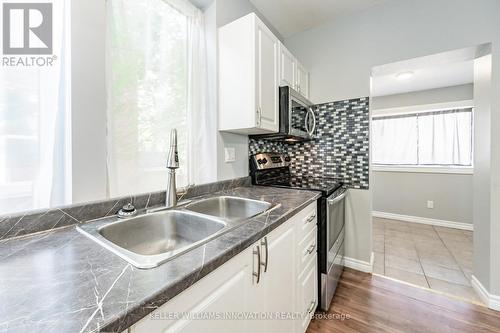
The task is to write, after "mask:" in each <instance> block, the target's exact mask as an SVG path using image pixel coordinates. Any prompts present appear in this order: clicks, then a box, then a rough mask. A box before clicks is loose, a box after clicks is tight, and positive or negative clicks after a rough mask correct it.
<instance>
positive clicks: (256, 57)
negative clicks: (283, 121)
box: [219, 13, 279, 134]
mask: <svg viewBox="0 0 500 333" xmlns="http://www.w3.org/2000/svg"><path fill="white" fill-rule="evenodd" d="M278 52H279V39H278V38H277V37H276V36H274V34H273V33H272V32H271V30H269V28H267V27H266V25H265V24H264V23H263V22H262V21H261V20H260V19H259V18H258V17H257V15H255V14H254V13H251V14H248V15H246V16H244V17H242V18H240V19H238V20H236V21H233V22H231V23H229V24H227V25H225V26H223V27H221V28H220V29H219V130H221V131H228V132H235V133H242V134H265V133H275V132H278V127H279V112H278V108H279V94H278V87H279V84H278V75H279V55H278Z"/></svg>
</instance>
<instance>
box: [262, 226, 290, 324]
mask: <svg viewBox="0 0 500 333" xmlns="http://www.w3.org/2000/svg"><path fill="white" fill-rule="evenodd" d="M267 243H268V245H267V249H268V251H269V252H268V253H267V259H268V262H267V271H266V272H265V273H264V275H263V285H264V288H265V290H266V294H267V295H268V296H267V297H266V306H265V308H266V311H267V312H269V313H277V312H279V313H290V314H292V313H293V312H294V311H295V302H294V300H295V297H296V291H297V290H296V288H294V286H296V277H295V232H294V224H293V223H292V221H289V222H286V223H285V224H284V225H282V226H280V227H279V228H278V229H276V230H275V231H273V232H271V233H270V234H269V235H268V236H267ZM261 247H262V248H263V249H264V255H263V259H264V260H265V258H266V253H265V246H261ZM266 322H267V327H266V328H267V329H266V332H269V333H272V332H293V331H294V327H295V325H296V322H295V321H294V320H291V319H290V320H268V321H266Z"/></svg>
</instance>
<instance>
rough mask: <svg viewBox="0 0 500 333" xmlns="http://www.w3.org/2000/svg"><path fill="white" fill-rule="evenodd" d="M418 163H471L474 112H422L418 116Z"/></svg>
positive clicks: (465, 164)
mask: <svg viewBox="0 0 500 333" xmlns="http://www.w3.org/2000/svg"><path fill="white" fill-rule="evenodd" d="M418 133H419V134H418V137H419V152H418V155H419V156H418V158H419V163H420V164H423V165H426V164H430V165H436V164H438V165H464V166H467V165H471V164H472V112H470V110H467V111H453V112H441V113H432V114H422V115H420V116H419V119H418Z"/></svg>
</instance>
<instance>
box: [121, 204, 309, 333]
mask: <svg viewBox="0 0 500 333" xmlns="http://www.w3.org/2000/svg"><path fill="white" fill-rule="evenodd" d="M315 212H316V204H315V203H314V204H311V205H310V206H308V207H307V208H305V209H304V210H303V211H301V212H299V213H298V214H297V215H295V216H294V217H293V218H291V219H290V220H288V221H287V222H285V223H283V224H282V225H281V226H279V227H278V228H276V229H275V230H273V231H272V232H270V233H269V234H268V235H267V236H266V237H264V238H262V239H261V240H259V241H258V242H256V243H254V244H253V245H252V246H251V247H249V248H247V249H246V250H244V251H243V252H241V253H240V254H238V255H237V256H235V257H234V258H232V259H231V260H229V261H228V262H227V263H225V264H224V265H222V266H221V267H219V268H218V269H216V270H215V271H213V272H212V273H210V274H209V275H207V276H206V277H204V278H203V279H201V280H200V281H198V282H197V283H195V284H194V285H193V286H191V287H190V288H188V289H186V290H185V291H183V292H182V293H181V294H179V295H178V296H176V297H174V298H173V299H172V300H170V301H169V302H167V303H166V304H164V305H163V306H161V307H160V308H158V309H157V310H155V311H154V312H153V313H151V314H150V315H149V316H147V317H146V318H144V319H142V320H141V321H139V322H138V323H136V324H135V325H134V326H132V327H131V328H129V329H128V331H129V332H130V333H157V332H158V333H160V332H161V333H163V332H165V333H166V332H169V333H171V332H182V333H197V332H208V333H210V332H217V333H223V332H228V333H233V332H238V333H247V332H248V333H255V332H259V333H261V332H264V333H266V332H269V333H276V332H278V333H279V332H286V333H303V332H305V330H306V329H307V325H308V324H309V321H310V318H309V316H308V311H309V312H311V311H314V309H313V307H314V304H312V302H316V303H317V290H318V289H317V262H316V254H315V253H316V252H315V251H314V253H311V256H310V258H308V263H307V264H306V265H305V267H304V266H303V268H304V269H303V270H302V271H301V272H299V271H298V270H299V267H300V266H301V265H299V264H298V260H297V256H298V255H300V254H299V253H300V252H299V251H300V250H299V249H300V245H299V243H300V241H301V240H304V239H305V237H307V239H306V240H307V241H308V242H310V238H311V236H310V234H311V233H310V228H307V231H308V232H307V235H305V234H303V232H302V231H301V230H302V226H303V225H304V223H307V220H311V216H314V218H315ZM314 224H316V223H314ZM311 309H312V310H311ZM297 313H300V314H303V316H299V317H297V316H296V315H297ZM277 316H281V318H277ZM286 316H290V317H287V318H288V319H286V318H285V317H286ZM293 316H295V317H293Z"/></svg>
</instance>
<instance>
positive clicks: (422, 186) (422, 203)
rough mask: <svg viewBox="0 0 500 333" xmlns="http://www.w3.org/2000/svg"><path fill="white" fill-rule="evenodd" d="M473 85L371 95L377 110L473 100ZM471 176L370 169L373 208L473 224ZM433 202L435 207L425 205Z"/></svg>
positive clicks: (378, 210) (373, 112)
mask: <svg viewBox="0 0 500 333" xmlns="http://www.w3.org/2000/svg"><path fill="white" fill-rule="evenodd" d="M375 80H376V78H375ZM473 93H474V85H473V84H465V85H459V86H453V87H446V88H438V89H429V90H422V91H415V92H410V93H405V94H396V95H387V96H378V97H372V99H371V106H372V114H374V115H376V114H377V109H385V108H396V107H405V106H415V105H424V104H434V103H446V102H454V101H464V100H472V99H473V98H474V94H473ZM472 184H473V176H472V175H467V174H445V173H417V172H411V173H408V172H387V171H373V173H372V181H371V185H372V191H373V210H374V211H377V212H384V213H392V214H400V215H409V216H417V217H424V218H430V219H437V220H445V221H451V222H461V223H470V224H472V215H473V211H472V206H473V205H472V198H473V195H472V190H473V187H472ZM427 200H432V201H434V209H429V208H427Z"/></svg>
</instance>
